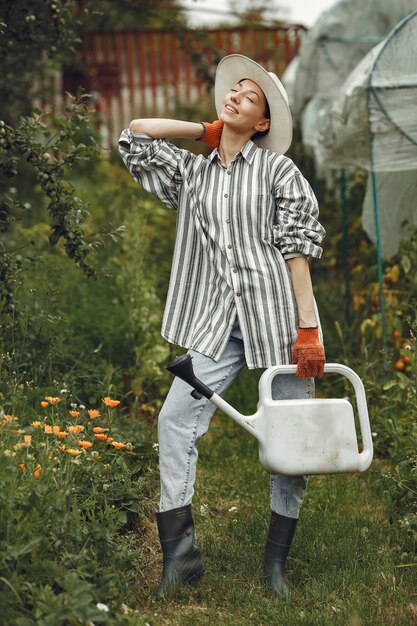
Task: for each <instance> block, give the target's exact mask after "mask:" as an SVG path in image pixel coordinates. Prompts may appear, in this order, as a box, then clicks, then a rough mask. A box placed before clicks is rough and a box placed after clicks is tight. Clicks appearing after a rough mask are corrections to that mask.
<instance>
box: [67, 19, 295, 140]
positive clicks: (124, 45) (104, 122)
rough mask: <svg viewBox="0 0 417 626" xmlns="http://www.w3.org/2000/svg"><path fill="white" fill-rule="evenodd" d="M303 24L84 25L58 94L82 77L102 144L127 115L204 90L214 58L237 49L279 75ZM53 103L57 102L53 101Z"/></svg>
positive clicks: (161, 111) (170, 108) (173, 105)
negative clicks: (170, 28)
mask: <svg viewBox="0 0 417 626" xmlns="http://www.w3.org/2000/svg"><path fill="white" fill-rule="evenodd" d="M304 31H305V29H304V27H303V26H299V25H290V26H287V27H280V28H252V29H250V30H249V29H221V30H215V31H179V32H152V31H142V32H116V33H91V34H89V35H87V36H86V37H85V39H84V41H83V49H82V52H81V54H80V55H79V57H78V60H77V61H76V62H75V63H74V64H73V65H71V67H67V68H65V69H64V72H63V74H62V76H61V78H60V80H61V81H62V88H61V94H63V93H65V92H70V93H75V92H76V90H77V88H78V86H79V85H82V86H83V87H84V88H85V89H86V90H87V91H88V92H90V93H93V94H94V97H95V101H96V109H97V111H98V113H99V117H100V119H101V124H100V128H101V133H102V135H103V140H104V143H105V144H108V145H110V144H112V143H114V142H115V140H116V139H117V136H118V133H119V131H120V129H121V128H123V127H125V126H126V125H127V123H128V122H129V121H130V119H132V118H133V117H151V116H152V117H158V116H163V115H170V114H172V113H174V112H175V110H176V109H177V108H178V105H180V104H181V103H182V104H192V103H193V102H198V101H199V100H201V98H204V97H205V96H207V94H208V91H209V86H210V84H211V83H212V80H213V78H214V70H215V66H216V63H217V61H218V60H219V59H220V58H221V57H222V56H224V55H226V54H232V53H241V54H245V55H247V56H250V57H251V58H253V59H255V60H257V61H258V62H259V63H261V64H262V65H263V66H264V67H266V68H267V69H268V70H269V71H274V72H275V73H276V74H277V75H278V76H279V75H281V74H282V73H283V71H284V69H285V68H286V67H287V65H288V64H289V62H290V61H291V59H292V58H293V57H294V56H295V55H296V54H297V52H298V49H299V46H300V43H301V39H302V36H303V33H304ZM58 106H59V104H58Z"/></svg>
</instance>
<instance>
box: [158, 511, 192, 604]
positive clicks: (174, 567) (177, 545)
mask: <svg viewBox="0 0 417 626" xmlns="http://www.w3.org/2000/svg"><path fill="white" fill-rule="evenodd" d="M156 521H157V523H158V531H159V539H160V541H161V547H162V552H163V555H164V566H163V572H162V581H161V583H160V585H159V587H158V589H157V591H156V594H157V596H158V597H159V598H163V597H164V596H165V594H166V593H167V592H168V591H170V590H171V589H174V588H175V587H178V586H179V585H181V584H182V583H185V582H194V581H196V580H197V579H198V578H200V577H201V576H202V574H203V564H202V561H201V554H200V550H199V549H198V548H197V547H196V546H195V545H194V523H193V518H192V515H191V505H188V506H182V507H180V508H178V509H171V510H170V511H163V512H158V513H157V514H156Z"/></svg>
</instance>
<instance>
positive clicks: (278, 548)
mask: <svg viewBox="0 0 417 626" xmlns="http://www.w3.org/2000/svg"><path fill="white" fill-rule="evenodd" d="M297 522H298V519H294V518H293V517H284V516H283V515H279V514H278V513H274V511H271V522H270V525H269V532H268V537H267V540H266V545H265V559H264V575H265V582H266V583H267V584H268V585H270V586H271V587H272V589H273V590H274V591H275V592H276V593H277V594H279V595H282V596H289V595H290V594H291V591H290V587H289V584H288V580H287V577H286V576H285V561H286V560H287V556H288V553H289V551H290V547H291V542H292V539H293V537H294V533H295V527H296V526H297Z"/></svg>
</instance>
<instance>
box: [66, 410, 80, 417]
mask: <svg viewBox="0 0 417 626" xmlns="http://www.w3.org/2000/svg"><path fill="white" fill-rule="evenodd" d="M69 414H70V415H71V417H78V416H79V414H80V412H79V411H70V412H69Z"/></svg>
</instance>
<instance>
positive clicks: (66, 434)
mask: <svg viewBox="0 0 417 626" xmlns="http://www.w3.org/2000/svg"><path fill="white" fill-rule="evenodd" d="M57 435H58V437H59V438H60V439H65V437H67V436H68V433H67V432H65V430H61V431H60V432H59V433H57Z"/></svg>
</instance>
